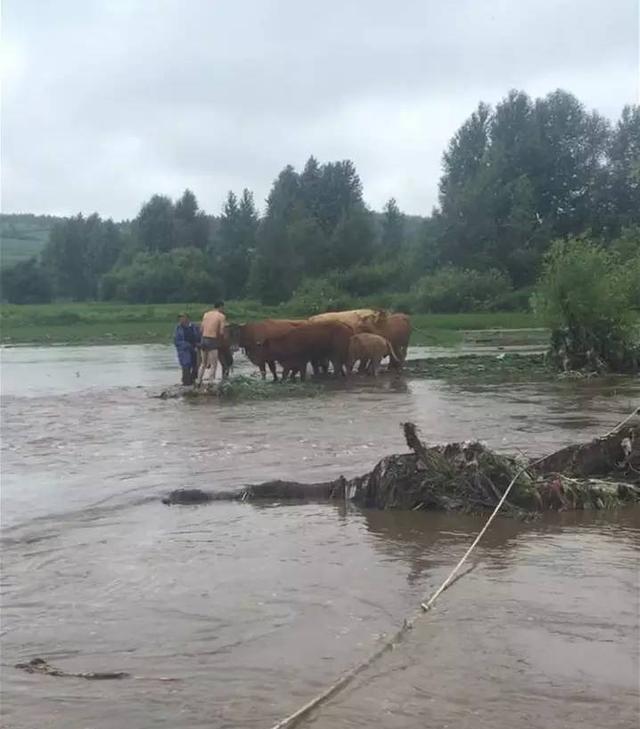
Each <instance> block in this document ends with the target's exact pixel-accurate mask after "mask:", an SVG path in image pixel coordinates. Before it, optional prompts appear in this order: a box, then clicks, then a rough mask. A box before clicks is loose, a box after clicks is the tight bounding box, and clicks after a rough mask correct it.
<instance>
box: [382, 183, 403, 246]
mask: <svg viewBox="0 0 640 729" xmlns="http://www.w3.org/2000/svg"><path fill="white" fill-rule="evenodd" d="M403 241H404V215H403V214H402V213H401V212H400V208H399V207H398V203H397V202H396V199H395V198H393V197H392V198H390V199H389V200H388V202H387V204H386V205H385V206H384V217H383V219H382V255H383V256H385V257H388V258H391V257H395V256H397V255H398V254H399V253H400V249H401V248H402V243H403Z"/></svg>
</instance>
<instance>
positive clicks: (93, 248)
mask: <svg viewBox="0 0 640 729" xmlns="http://www.w3.org/2000/svg"><path fill="white" fill-rule="evenodd" d="M122 245H123V236H122V235H121V233H120V232H119V230H118V228H117V227H116V226H115V224H114V223H113V221H111V220H107V221H103V220H102V219H101V218H100V216H99V215H98V214H97V213H94V214H93V215H90V216H89V217H88V218H85V217H83V216H82V215H77V216H75V217H73V218H68V219H66V220H64V221H62V222H60V223H57V224H56V225H54V226H53V228H52V230H51V233H50V235H49V241H48V243H47V245H46V246H45V248H44V250H43V252H42V263H43V266H44V267H45V269H46V270H47V271H48V272H49V273H50V275H51V279H52V281H53V286H54V291H55V293H56V295H57V296H60V297H64V298H71V299H73V300H75V301H85V300H87V299H95V298H96V297H97V295H98V284H99V281H100V278H101V277H102V276H103V275H104V274H105V273H107V271H109V270H110V269H111V268H112V267H113V266H114V264H115V262H116V261H117V259H118V256H119V255H120V251H121V249H122Z"/></svg>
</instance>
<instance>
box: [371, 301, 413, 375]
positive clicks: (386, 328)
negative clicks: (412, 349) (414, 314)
mask: <svg viewBox="0 0 640 729" xmlns="http://www.w3.org/2000/svg"><path fill="white" fill-rule="evenodd" d="M372 331H373V332H374V333H375V334H379V335H380V336H381V337H384V338H385V339H388V340H389V342H391V346H392V347H393V349H394V351H395V353H396V354H397V355H398V362H397V363H395V362H393V361H390V363H389V364H390V366H392V367H397V368H400V367H401V366H402V363H403V362H404V361H405V359H406V358H407V349H408V348H409V339H410V337H411V320H410V319H409V317H408V316H407V315H406V314H389V315H387V317H386V318H385V319H384V320H383V321H382V322H381V323H380V325H379V326H376V327H375V328H374V329H373V330H372Z"/></svg>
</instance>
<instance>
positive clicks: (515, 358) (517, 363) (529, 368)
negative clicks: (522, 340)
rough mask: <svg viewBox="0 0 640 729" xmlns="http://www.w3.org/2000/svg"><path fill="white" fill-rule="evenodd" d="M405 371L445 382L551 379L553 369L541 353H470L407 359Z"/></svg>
mask: <svg viewBox="0 0 640 729" xmlns="http://www.w3.org/2000/svg"><path fill="white" fill-rule="evenodd" d="M404 369H405V372H406V373H408V374H411V375H414V376H416V375H417V376H421V377H428V378H432V379H436V380H447V381H448V382H466V383H468V382H470V381H472V382H477V383H478V384H492V383H502V382H539V381H544V380H552V379H555V377H556V372H555V371H554V370H553V369H552V368H551V367H550V366H549V364H548V362H547V360H546V358H545V355H544V354H511V353H506V352H504V353H502V354H498V355H478V354H469V355H461V356H458V357H433V358H429V359H416V360H408V361H407V362H405V367H404Z"/></svg>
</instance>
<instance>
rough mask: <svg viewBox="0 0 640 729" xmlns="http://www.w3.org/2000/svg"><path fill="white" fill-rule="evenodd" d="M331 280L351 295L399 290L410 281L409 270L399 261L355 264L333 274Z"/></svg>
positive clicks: (366, 294) (367, 294)
mask: <svg viewBox="0 0 640 729" xmlns="http://www.w3.org/2000/svg"><path fill="white" fill-rule="evenodd" d="M331 280H332V281H333V282H334V283H335V284H336V286H337V287H338V288H340V289H342V290H343V291H346V292H347V293H348V294H349V295H351V296H369V295H370V294H377V293H381V292H383V291H400V290H402V289H403V288H405V287H407V286H408V285H409V283H410V271H408V270H407V266H406V265H405V264H404V263H403V262H401V261H389V262H386V263H375V264H371V265H369V266H355V267H354V268H351V269H348V270H346V271H340V272H339V273H336V274H333V276H332V277H331Z"/></svg>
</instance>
